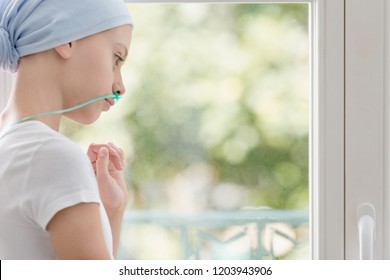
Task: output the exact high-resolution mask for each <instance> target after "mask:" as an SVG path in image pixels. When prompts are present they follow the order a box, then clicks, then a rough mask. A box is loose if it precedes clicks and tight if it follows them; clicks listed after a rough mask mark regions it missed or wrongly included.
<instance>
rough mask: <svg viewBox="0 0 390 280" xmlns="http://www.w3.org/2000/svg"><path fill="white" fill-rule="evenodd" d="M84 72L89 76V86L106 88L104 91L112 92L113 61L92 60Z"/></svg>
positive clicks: (106, 58)
mask: <svg viewBox="0 0 390 280" xmlns="http://www.w3.org/2000/svg"><path fill="white" fill-rule="evenodd" d="M85 68H86V69H84V71H85V75H86V76H87V79H88V83H89V86H91V87H99V88H101V87H104V89H103V90H107V89H106V88H107V87H108V90H111V87H112V79H113V71H112V59H110V58H108V57H102V56H100V57H98V58H94V59H91V60H90V61H89V63H87V64H86V65H85Z"/></svg>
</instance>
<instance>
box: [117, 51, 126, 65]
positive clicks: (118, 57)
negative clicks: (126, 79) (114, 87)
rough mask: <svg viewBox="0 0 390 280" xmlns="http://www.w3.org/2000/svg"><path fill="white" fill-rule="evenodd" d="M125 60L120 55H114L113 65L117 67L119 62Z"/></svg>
mask: <svg viewBox="0 0 390 280" xmlns="http://www.w3.org/2000/svg"><path fill="white" fill-rule="evenodd" d="M124 61H125V60H124V59H123V58H122V57H121V56H120V55H117V54H116V55H115V65H119V63H120V62H124Z"/></svg>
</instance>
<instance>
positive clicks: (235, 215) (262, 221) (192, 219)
mask: <svg viewBox="0 0 390 280" xmlns="http://www.w3.org/2000/svg"><path fill="white" fill-rule="evenodd" d="M308 222H309V215H308V212H307V211H300V210H273V209H261V210H240V211H206V212H199V213H173V212H160V211H128V212H127V213H126V214H125V217H124V223H123V231H122V240H121V250H120V258H133V259H137V258H138V256H137V253H134V252H132V253H131V252H130V253H129V252H127V251H128V250H127V249H126V248H129V247H131V245H129V244H127V243H128V242H134V243H136V244H137V248H138V251H140V250H142V246H141V245H140V244H139V242H140V239H142V238H140V236H139V235H138V236H137V227H142V226H148V225H149V226H150V225H152V226H154V227H153V228H155V227H156V226H157V227H162V228H163V229H164V230H166V231H167V232H168V233H169V234H170V235H171V236H172V238H173V239H174V240H175V242H176V244H177V246H178V247H179V248H180V251H181V256H179V258H182V259H225V258H231V259H279V258H286V257H287V258H309V249H308V248H309V227H308ZM150 230H152V229H150ZM150 230H149V231H150ZM148 236H153V234H150V233H149V234H148ZM159 238H160V237H159ZM172 238H170V239H171V240H172ZM142 240H144V239H142ZM145 242H148V241H147V240H146V241H145ZM161 242H164V241H161ZM161 245H163V244H161ZM162 248H166V246H158V247H157V248H155V250H161V249H162ZM302 248H304V249H303V251H305V253H304V254H303V256H302V253H301V255H300V256H298V257H296V256H295V257H294V256H291V255H292V252H296V251H299V250H300V251H301V252H302ZM130 251H131V250H130ZM305 254H306V256H305ZM143 258H149V257H148V256H145V255H144V256H143Z"/></svg>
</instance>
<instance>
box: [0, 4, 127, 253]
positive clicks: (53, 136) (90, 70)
mask: <svg viewBox="0 0 390 280" xmlns="http://www.w3.org/2000/svg"><path fill="white" fill-rule="evenodd" d="M0 16H1V20H0V67H2V68H3V69H5V70H7V71H10V72H16V81H15V85H14V87H13V90H12V93H11V97H10V99H9V102H8V104H7V106H6V108H5V109H4V111H3V112H2V113H1V115H0V259H112V258H113V256H115V255H116V253H117V250H118V242H119V232H120V226H121V220H122V216H123V212H124V210H125V206H126V202H127V188H126V185H125V182H124V179H123V176H122V172H121V171H122V170H123V168H124V166H123V163H124V155H123V152H122V150H121V149H119V148H117V147H116V146H115V145H114V144H112V143H108V144H92V145H90V147H89V149H88V152H87V155H85V154H84V153H83V152H82V151H81V150H80V148H79V147H78V146H77V145H76V144H75V143H73V142H72V141H71V140H69V139H68V138H66V137H64V136H62V135H61V134H59V133H58V131H59V127H60V119H61V117H62V116H66V117H67V118H70V119H72V120H74V121H76V122H79V123H82V124H89V123H92V122H94V121H96V120H97V119H98V117H99V115H100V114H101V112H102V111H108V110H109V109H110V107H111V106H113V105H114V99H116V98H118V97H119V96H121V95H123V94H124V93H125V88H124V86H123V83H122V77H121V73H120V70H121V66H122V65H123V62H124V60H125V59H126V56H127V53H128V49H129V46H130V41H131V33H132V28H133V24H132V20H131V18H130V16H129V14H128V12H127V8H126V6H125V5H124V3H123V2H122V0H83V1H79V0H67V1H58V0H28V1H27V0H1V3H0ZM113 93H115V94H113ZM87 104H88V105H87ZM78 105H79V106H78ZM66 109H69V110H66Z"/></svg>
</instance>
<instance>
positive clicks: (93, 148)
mask: <svg viewBox="0 0 390 280" xmlns="http://www.w3.org/2000/svg"><path fill="white" fill-rule="evenodd" d="M99 146H100V145H96V144H91V145H89V147H88V150H87V156H88V158H89V160H90V161H91V162H92V163H94V162H96V160H97V158H98V153H99V149H100V148H101V147H99Z"/></svg>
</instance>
